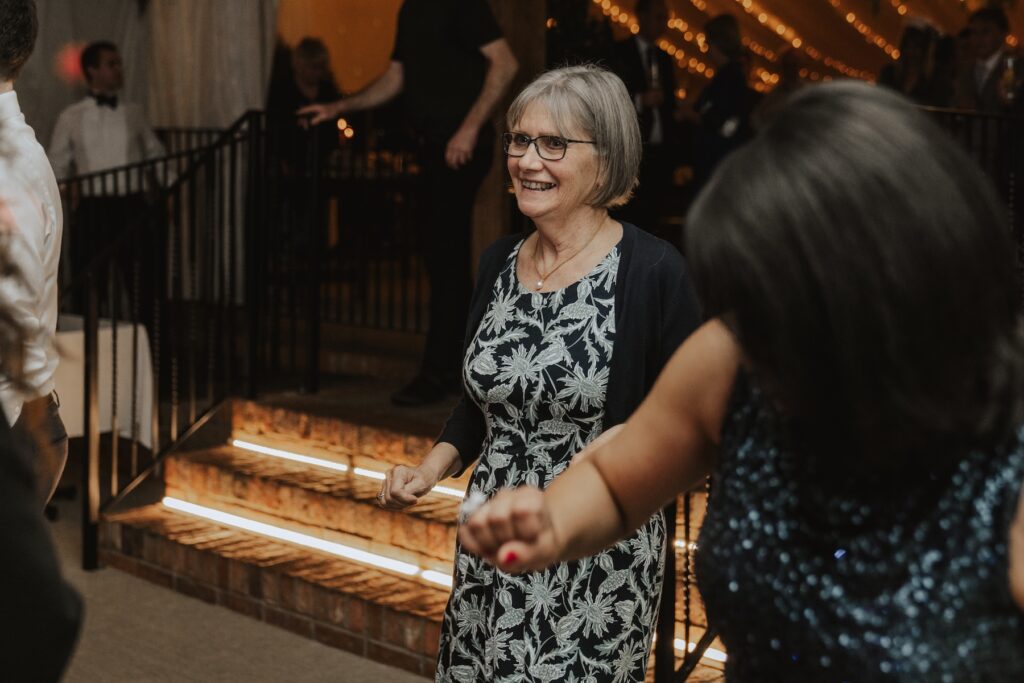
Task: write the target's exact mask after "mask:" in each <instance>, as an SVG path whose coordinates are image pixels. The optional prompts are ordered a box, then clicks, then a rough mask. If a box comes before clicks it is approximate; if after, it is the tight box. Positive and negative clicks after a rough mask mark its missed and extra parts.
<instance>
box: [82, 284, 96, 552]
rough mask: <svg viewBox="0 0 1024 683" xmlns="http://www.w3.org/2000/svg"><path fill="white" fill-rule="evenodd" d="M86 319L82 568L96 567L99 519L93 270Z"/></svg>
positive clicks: (84, 336) (88, 292)
mask: <svg viewBox="0 0 1024 683" xmlns="http://www.w3.org/2000/svg"><path fill="white" fill-rule="evenodd" d="M84 284H85V321H84V323H85V324H84V326H83V329H82V336H83V346H84V357H85V358H84V360H85V378H84V379H85V386H84V394H85V396H84V398H85V400H84V402H83V405H84V415H83V424H84V426H85V463H84V465H83V467H82V568H83V569H97V568H98V567H99V520H100V400H99V339H98V337H99V330H98V319H99V310H98V309H99V301H98V296H97V292H96V277H95V271H94V270H90V271H89V272H87V273H86V276H85V283H84Z"/></svg>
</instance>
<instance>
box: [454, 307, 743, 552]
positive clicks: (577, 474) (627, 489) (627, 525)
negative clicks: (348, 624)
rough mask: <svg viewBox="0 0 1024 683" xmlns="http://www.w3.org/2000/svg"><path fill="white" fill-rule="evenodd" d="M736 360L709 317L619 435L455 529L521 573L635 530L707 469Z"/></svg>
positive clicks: (467, 542) (502, 496)
mask: <svg viewBox="0 0 1024 683" xmlns="http://www.w3.org/2000/svg"><path fill="white" fill-rule="evenodd" d="M739 364H740V349H739V346H738V345H737V344H736V342H735V340H734V339H733V337H732V334H731V333H730V332H729V331H728V330H727V329H726V328H725V326H724V325H723V324H722V323H721V322H719V321H717V320H716V321H711V322H709V323H706V324H705V325H703V326H702V327H701V328H700V329H699V330H697V331H696V332H695V333H694V334H693V335H692V336H691V337H690V338H689V339H687V341H686V343H684V344H683V345H682V346H681V347H680V348H679V350H678V351H677V352H676V353H675V355H674V356H673V357H672V360H671V361H670V362H669V364H668V365H667V366H666V368H665V370H664V371H663V372H662V373H661V376H660V377H659V378H658V381H657V382H656V383H655V385H654V388H653V389H652V390H651V393H650V394H649V395H648V397H647V398H646V399H645V400H644V402H643V403H642V404H641V405H640V407H639V408H638V409H637V411H636V412H635V413H634V414H633V416H632V417H630V419H629V420H628V421H627V422H626V424H625V427H623V428H622V430H621V431H620V432H619V433H618V434H616V435H615V436H614V437H613V438H611V439H609V440H608V441H607V442H605V443H604V444H603V445H601V446H600V447H599V448H596V449H595V450H594V451H593V452H592V454H590V455H588V457H586V458H584V459H583V460H582V461H581V462H578V463H577V464H575V465H573V466H572V467H570V468H569V469H568V470H566V471H565V473H563V474H562V475H561V476H559V477H558V478H557V479H556V480H555V481H554V483H553V484H552V485H551V487H550V488H549V489H548V490H547V491H545V492H541V491H540V490H538V489H533V488H522V489H516V490H514V491H503V492H501V493H499V494H498V495H497V496H495V497H494V499H493V500H492V501H491V502H490V503H488V504H487V505H485V506H484V507H483V508H481V509H480V510H478V511H477V513H476V514H474V515H473V516H472V517H470V519H469V520H468V521H467V522H466V524H464V525H463V526H462V528H461V529H460V530H459V538H460V540H461V541H462V543H463V545H464V547H465V548H466V549H467V550H469V551H470V552H473V553H476V554H478V555H480V556H482V557H483V558H484V559H486V560H487V561H489V562H491V563H493V564H495V565H497V566H498V567H499V568H501V569H502V570H504V571H509V572H522V571H531V570H536V569H541V568H543V567H546V566H548V565H550V564H552V563H554V562H558V561H561V560H569V559H574V558H578V557H583V556H586V555H591V554H593V553H595V552H598V551H599V550H601V549H603V548H605V547H607V546H609V545H611V544H612V543H614V542H615V541H616V540H617V539H619V538H621V537H622V536H624V535H626V534H628V533H629V532H630V531H632V530H633V529H636V528H637V527H639V526H640V525H641V524H643V523H644V521H645V520H647V519H648V518H649V517H650V516H651V515H652V514H654V513H655V512H656V511H657V510H659V509H660V508H661V507H663V506H664V505H665V503H667V502H668V501H670V500H671V499H672V498H673V497H675V496H676V495H677V494H678V493H679V492H680V491H685V490H687V489H690V488H692V487H693V486H695V485H696V484H698V483H699V482H700V481H701V479H703V478H704V477H706V476H707V475H708V474H709V473H710V472H711V469H712V467H713V465H714V461H715V458H716V453H717V448H718V445H719V434H720V432H721V427H722V422H723V420H724V418H725V411H726V407H727V403H728V400H729V395H730V392H731V390H732V385H733V381H734V379H735V376H736V370H737V368H738V367H739Z"/></svg>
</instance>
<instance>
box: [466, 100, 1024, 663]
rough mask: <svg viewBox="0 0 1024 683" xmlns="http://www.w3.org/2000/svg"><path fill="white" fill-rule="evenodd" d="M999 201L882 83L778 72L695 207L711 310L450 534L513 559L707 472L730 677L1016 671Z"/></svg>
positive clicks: (1005, 264) (1014, 479)
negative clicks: (581, 431)
mask: <svg viewBox="0 0 1024 683" xmlns="http://www.w3.org/2000/svg"><path fill="white" fill-rule="evenodd" d="M1005 216H1006V212H1005V209H1004V208H1003V207H1002V206H1000V204H999V202H998V200H997V199H996V196H995V194H994V191H993V189H992V187H991V186H990V184H989V182H988V181H987V180H986V179H985V178H984V177H983V175H982V174H981V172H980V171H979V170H978V169H977V168H976V167H975V166H974V164H973V163H972V162H971V161H970V160H969V159H968V157H967V156H966V155H965V154H964V153H963V152H962V151H961V150H960V149H959V148H958V147H956V146H955V144H954V143H953V142H952V141H951V140H950V139H948V138H947V137H946V135H945V134H944V133H943V132H942V131H941V130H940V129H939V128H937V127H936V126H935V125H934V124H933V122H931V121H930V120H928V118H927V117H926V116H925V115H923V114H922V113H920V112H919V111H917V110H916V109H915V108H914V107H913V106H912V105H911V104H910V103H909V102H907V101H906V100H905V99H903V98H902V97H900V96H899V95H896V94H895V93H892V92H890V91H887V90H885V89H882V88H872V87H870V86H867V85H863V84H857V83H837V84H830V85H825V86H818V87H813V88H808V89H807V90H805V91H803V92H801V93H798V94H797V95H795V96H794V97H793V99H792V100H791V102H790V104H789V105H788V106H787V107H785V108H784V109H783V110H782V111H780V113H779V115H778V116H777V117H776V118H775V119H773V121H772V122H770V123H769V124H768V125H767V126H766V128H765V129H764V131H763V132H762V133H761V134H760V135H759V136H758V138H757V139H755V140H754V141H753V142H752V143H751V144H750V145H749V146H747V147H745V148H744V149H742V150H740V151H738V152H736V153H735V155H734V156H732V157H730V159H729V160H727V161H726V162H725V163H724V165H723V166H722V167H721V168H720V169H719V172H718V173H717V174H716V175H715V177H714V179H713V180H712V183H711V184H710V185H709V186H708V188H707V190H706V191H705V193H704V194H703V195H702V196H701V197H700V198H699V199H698V201H697V202H696V204H695V205H694V207H693V209H692V211H691V214H690V217H689V220H688V225H689V226H690V230H689V235H688V237H689V244H688V247H689V250H688V254H689V255H690V257H691V264H692V268H693V272H694V277H695V279H696V285H697V289H698V292H699V293H700V294H701V295H702V297H703V303H704V305H705V307H706V310H707V311H708V312H709V313H710V315H711V316H712V320H711V321H710V322H708V323H707V324H706V325H704V326H703V327H702V328H701V329H699V330H698V331H697V332H696V333H694V335H692V336H691V337H690V339H689V340H688V341H687V342H686V343H685V344H684V345H683V346H682V347H681V348H680V350H679V351H678V352H677V353H676V354H675V356H674V358H673V359H672V360H671V361H670V362H669V364H668V366H667V367H666V369H665V371H664V372H663V373H662V376H661V377H660V378H659V380H658V382H657V383H656V384H655V387H654V389H653V391H652V392H651V394H650V395H649V396H648V398H647V399H646V400H645V401H644V403H643V404H642V405H641V406H640V408H639V409H638V410H637V411H636V413H634V414H633V416H632V417H631V418H630V419H629V421H628V422H627V423H626V425H625V427H624V428H623V430H622V431H621V432H619V433H618V434H616V435H615V436H614V437H613V438H611V439H610V440H609V441H608V442H606V443H604V444H602V445H601V446H599V447H596V448H593V449H591V452H590V453H589V454H587V456H586V457H584V458H583V459H582V462H580V463H579V464H578V465H575V466H573V467H572V468H570V469H569V470H568V471H567V472H566V473H565V474H563V475H562V476H561V477H559V479H557V480H556V481H555V482H554V483H553V484H552V485H551V486H550V487H549V488H548V489H547V491H546V492H544V493H541V492H540V491H537V490H535V489H528V488H525V489H520V490H518V491H514V492H504V493H503V494H500V495H499V496H496V497H495V498H494V500H493V501H492V502H491V503H490V504H489V505H487V506H485V507H484V508H482V509H481V510H479V511H478V512H477V513H476V514H475V515H474V516H473V517H471V518H470V519H469V521H468V522H467V523H466V524H465V525H464V526H463V528H462V530H461V532H460V539H461V541H462V543H463V545H464V547H466V548H467V549H468V550H470V551H472V552H476V553H479V554H481V555H482V556H483V557H484V558H485V559H488V560H489V561H491V562H494V563H496V564H497V565H498V566H499V567H500V568H501V569H503V570H505V571H508V572H513V573H515V572H520V571H524V570H528V569H533V568H536V567H542V566H545V565H547V564H549V563H551V562H553V561H556V560H564V559H567V558H572V557H579V556H581V555H585V554H587V553H592V552H594V551H595V550H597V549H599V548H601V547H604V546H606V545H608V544H609V543H611V542H613V541H614V540H615V539H616V538H618V537H620V536H622V535H623V534H625V533H628V531H629V530H630V529H632V528H634V527H636V525H637V524H639V523H640V522H641V521H642V520H644V519H645V518H646V516H647V515H649V514H650V512H651V511H652V510H655V509H657V508H658V506H660V505H662V504H663V503H664V502H665V501H667V500H669V499H671V498H672V497H673V496H675V495H676V494H677V493H678V492H679V491H681V490H685V489H687V488H688V487H690V486H692V485H694V484H695V483H696V482H699V481H700V480H701V479H702V478H703V477H705V476H707V475H709V474H710V475H712V476H713V490H714V495H713V496H712V499H711V502H710V504H709V509H708V513H707V518H706V521H705V522H704V526H703V528H702V530H701V535H700V539H699V542H698V545H699V550H698V551H697V553H698V558H697V577H698V582H699V584H700V588H701V592H702V594H703V597H704V600H705V602H706V606H707V613H708V619H709V621H710V623H711V624H713V625H714V626H715V627H717V629H718V630H719V632H720V634H721V638H722V640H723V641H724V643H725V645H726V647H727V650H728V657H729V659H728V663H727V665H726V666H727V668H726V675H727V680H729V681H731V682H732V681H768V680H771V681H841V680H846V681H966V680H978V681H980V680H986V681H990V680H991V681H995V680H998V681H1011V680H1012V681H1021V680H1024V501H1022V500H1021V485H1022V481H1024V430H1022V427H1021V424H1022V422H1024V386H1022V380H1024V343H1022V336H1021V328H1020V320H1019V315H1018V309H1017V303H1016V299H1015V292H1016V288H1015V280H1014V273H1013V264H1012V255H1013V253H1014V251H1013V249H1012V245H1011V244H1010V241H1009V235H1010V231H1009V229H1008V228H1007V225H1006V220H1005ZM627 453H628V455H629V457H628V458H627V457H625V455H626V454H627Z"/></svg>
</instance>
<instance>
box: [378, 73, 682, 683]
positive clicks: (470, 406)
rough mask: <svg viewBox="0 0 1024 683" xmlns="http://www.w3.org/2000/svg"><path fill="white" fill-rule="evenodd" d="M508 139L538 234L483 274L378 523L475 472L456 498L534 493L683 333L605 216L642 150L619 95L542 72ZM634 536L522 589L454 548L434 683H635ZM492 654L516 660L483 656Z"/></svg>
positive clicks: (647, 587)
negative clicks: (446, 406) (442, 385)
mask: <svg viewBox="0 0 1024 683" xmlns="http://www.w3.org/2000/svg"><path fill="white" fill-rule="evenodd" d="M507 123H508V128H509V132H508V133H505V135H504V145H505V150H506V153H507V155H508V171H509V175H510V176H511V178H512V187H513V189H514V190H515V194H516V201H517V203H518V206H519V210H520V211H522V212H523V214H525V215H526V216H527V217H528V218H530V219H531V220H532V221H533V223H534V224H535V225H536V227H537V230H536V231H535V232H533V233H532V234H530V235H527V236H523V235H512V236H509V237H505V238H502V239H501V240H499V241H498V242H496V243H495V244H494V245H492V246H491V247H490V248H489V249H488V250H487V251H486V252H485V254H484V256H483V257H482V259H481V263H480V276H479V279H478V284H477V288H476V290H475V292H474V295H473V301H472V304H471V307H470V317H469V324H468V326H467V328H466V334H467V339H468V340H469V343H468V346H467V350H466V353H465V366H464V371H463V372H464V378H465V386H466V391H465V394H464V395H463V397H462V400H461V401H460V402H459V404H458V406H456V408H455V410H454V411H453V412H452V414H451V417H450V418H449V419H448V422H447V424H446V425H445V427H444V430H443V431H442V433H441V436H440V437H439V438H438V441H437V444H436V445H435V446H434V448H433V450H431V451H430V453H428V454H427V456H426V458H425V459H424V461H423V463H422V464H421V465H420V466H419V467H416V468H408V467H401V466H399V467H395V468H393V469H392V470H391V471H390V472H388V474H387V478H386V480H385V483H384V487H383V488H382V490H381V493H380V496H379V498H380V500H381V504H382V505H384V506H385V507H389V508H396V509H401V508H405V507H408V506H409V505H412V504H414V503H415V502H416V501H417V499H418V498H419V497H420V496H422V495H423V494H425V493H427V492H428V491H429V490H430V489H431V488H432V487H433V486H434V485H435V484H436V483H437V482H438V481H440V480H441V479H442V478H444V477H446V476H450V475H452V474H455V473H457V472H461V471H462V470H463V469H465V468H466V467H467V466H469V465H470V464H471V463H472V462H474V461H476V460H477V459H479V461H478V462H477V464H476V467H475V469H474V470H473V475H472V478H471V479H470V483H469V492H470V495H480V494H483V495H485V496H490V495H492V494H493V493H494V492H495V491H497V490H498V489H500V488H503V487H514V486H519V485H522V484H531V485H534V486H542V487H543V486H546V485H547V484H548V483H550V482H551V481H552V480H553V479H554V478H555V477H556V476H557V475H558V474H559V473H560V472H562V471H564V470H565V469H566V467H568V466H569V463H570V459H571V458H572V455H573V454H574V453H575V452H577V451H578V450H579V449H581V448H582V447H583V446H584V445H585V444H587V443H589V442H591V441H593V440H594V439H596V438H598V437H599V435H601V434H602V432H604V433H605V434H607V433H608V432H607V431H605V430H612V431H614V429H615V425H618V424H619V423H620V422H621V421H622V420H623V419H624V418H625V417H626V416H627V415H628V414H629V413H630V412H631V411H632V410H633V409H634V408H635V407H636V406H637V405H639V403H640V401H641V400H642V399H643V396H644V395H645V394H646V393H647V390H648V389H649V388H650V386H651V383H652V382H653V380H654V378H655V377H656V376H657V374H658V372H659V371H660V370H661V368H662V366H663V364H664V363H665V361H666V360H667V359H668V358H669V356H670V355H671V354H672V353H673V351H674V350H675V348H676V347H677V346H678V345H679V343H681V342H682V340H683V339H684V338H685V337H686V336H687V335H688V334H689V333H690V331H691V330H692V329H693V328H694V327H695V326H696V323H697V315H698V314H697V309H696V305H695V303H694V298H693V294H692V291H691V288H690V283H689V281H688V280H687V277H686V269H685V266H684V264H683V260H682V257H681V256H680V255H679V253H678V252H677V251H676V249H675V248H674V247H672V246H671V245H669V244H668V243H667V242H664V241H663V240H660V239H657V238H655V237H652V236H651V235H649V234H647V233H645V232H643V231H641V230H638V229H637V228H636V227H635V226H633V225H630V224H628V223H626V224H622V223H619V222H617V221H615V220H613V219H612V218H611V217H610V216H609V215H608V210H609V209H610V208H614V207H617V206H620V205H621V204H623V203H624V202H625V201H627V200H628V199H629V195H630V193H631V191H632V189H633V186H634V185H635V183H636V174H637V167H638V165H639V162H640V153H641V144H642V143H641V140H640V129H639V126H638V124H637V118H636V111H635V109H634V107H633V103H632V101H631V100H630V97H629V95H628V93H627V92H626V89H625V88H624V87H623V84H622V81H620V80H619V79H618V78H617V77H616V76H615V75H614V74H611V73H609V72H607V71H604V70H602V69H599V68H597V67H593V66H579V67H569V68H564V69H557V70H554V71H550V72H548V73H546V74H543V75H541V76H540V77H539V78H537V79H536V80H535V81H534V82H533V83H531V84H530V85H529V86H527V87H526V89H524V90H523V91H522V92H521V93H520V94H519V96H518V97H517V98H516V100H515V101H514V102H513V103H512V106H511V108H510V109H509V112H508V116H507ZM652 515H653V516H652ZM639 526H640V529H639V531H637V532H636V533H635V534H633V535H632V536H631V537H630V539H629V541H627V542H626V543H624V544H621V545H620V546H618V547H616V548H614V549H612V550H608V551H605V552H602V553H600V554H599V555H598V556H597V557H593V558H588V559H587V560H585V561H583V562H570V563H566V564H562V565H559V566H558V567H557V568H555V567H553V568H551V569H549V570H547V571H544V572H540V573H537V574H532V575H530V576H529V577H527V578H526V579H525V580H523V579H519V578H513V577H508V576H507V575H505V574H501V573H499V572H496V571H495V570H494V568H493V567H490V566H488V565H486V564H484V563H483V562H482V561H481V560H480V559H479V558H477V557H473V556H471V555H470V554H468V553H466V552H465V551H464V550H463V549H462V548H461V547H459V548H456V562H455V566H456V571H455V583H454V587H453V590H452V595H451V598H450V600H449V602H448V607H447V609H446V610H445V620H444V624H443V626H442V632H441V646H440V656H439V661H438V667H437V678H438V680H439V681H447V680H475V681H485V680H486V681H511V680H520V679H521V677H522V675H523V672H524V671H526V672H533V673H534V674H536V672H537V671H539V670H540V669H541V668H544V667H558V669H559V670H560V671H562V672H563V673H564V675H565V676H567V677H569V678H575V679H576V680H583V679H585V678H586V677H588V676H589V677H595V676H600V677H602V678H609V679H610V678H615V679H616V680H643V677H644V671H645V668H646V666H647V654H648V649H649V647H650V645H651V637H652V633H653V629H654V625H655V622H656V620H657V616H658V596H659V594H660V590H661V583H662V566H663V557H664V552H665V519H664V516H663V515H662V513H660V512H657V511H655V510H652V511H651V515H648V519H647V520H646V521H644V522H643V523H642V524H641V525H639ZM615 604H618V605H628V606H629V607H628V608H627V609H619V610H614V611H613V610H612V605H615ZM592 610H596V611H592ZM480 615H486V616H480ZM610 639H614V640H615V647H608V641H609V640H610ZM494 642H502V643H510V644H511V651H512V652H513V653H518V654H513V655H512V656H510V657H502V658H497V657H494V656H493V655H492V654H491V652H492V648H493V643H494Z"/></svg>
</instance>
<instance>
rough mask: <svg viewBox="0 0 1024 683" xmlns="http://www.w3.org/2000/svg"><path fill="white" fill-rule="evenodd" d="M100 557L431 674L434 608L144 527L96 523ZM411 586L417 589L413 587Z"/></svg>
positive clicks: (169, 584) (351, 649) (194, 594)
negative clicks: (389, 599)
mask: <svg viewBox="0 0 1024 683" xmlns="http://www.w3.org/2000/svg"><path fill="white" fill-rule="evenodd" d="M101 533H102V546H101V547H102V550H101V561H102V562H103V563H104V564H106V565H108V566H111V567H116V568H118V569H121V570H122V571H125V572H128V573H130V574H134V575H135V576H138V577H140V578H143V579H145V580H147V581H151V582H153V583H156V584H159V585H161V586H164V587H166V588H170V589H173V590H176V591H178V592H180V593H183V594H185V595H189V596H191V597H194V598H198V599H200V600H204V601H205V602H208V603H211V604H216V605H221V606H224V607H227V608H228V609H231V610H233V611H236V612H239V613H241V614H244V615H246V616H248V617H251V618H254V619H259V620H260V621H264V622H266V623H268V624H271V625H274V626H278V627H280V628H284V629H287V630H289V631H291V632H293V633H297V634H299V635H302V636H305V637H307V638H313V639H315V640H317V641H319V642H321V643H324V644H326V645H329V646H332V647H337V648H339V649H343V650H347V651H349V652H353V653H355V654H357V655H360V656H362V657H367V658H369V659H372V660H375V661H378V662H381V663H384V664H388V665H390V666H396V667H399V668H402V669H405V670H407V671H411V672H413V673H417V674H421V675H424V676H433V672H434V666H435V660H436V657H437V642H438V638H439V635H440V613H439V610H436V609H435V610H432V611H433V612H435V613H436V614H433V615H423V614H413V613H409V612H403V611H399V610H397V609H392V608H389V607H387V606H385V605H381V604H376V603H375V602H373V601H371V600H365V599H362V598H360V597H358V596H356V595H352V594H347V593H346V592H345V591H343V590H340V589H332V588H331V587H328V586H324V585H318V584H317V583H313V582H310V581H305V580H303V579H302V578H299V577H296V576H290V575H289V574H288V573H287V569H288V562H284V563H281V564H282V565H283V566H277V565H275V564H274V563H273V559H272V558H271V560H270V561H269V563H268V566H263V567H261V566H258V565H256V564H251V563H247V562H243V561H241V560H237V559H232V558H230V557H223V556H218V555H216V554H214V553H212V552H209V551H207V550H204V549H203V548H202V544H200V545H199V546H196V547H190V546H185V545H181V544H179V543H176V542H174V541H173V540H170V539H168V538H165V537H164V536H161V535H159V534H156V533H152V532H148V531H146V530H142V529H137V528H133V527H131V526H127V525H122V524H119V523H117V522H111V521H108V522H104V523H103V525H102V527H101ZM417 590H418V589H417Z"/></svg>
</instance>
